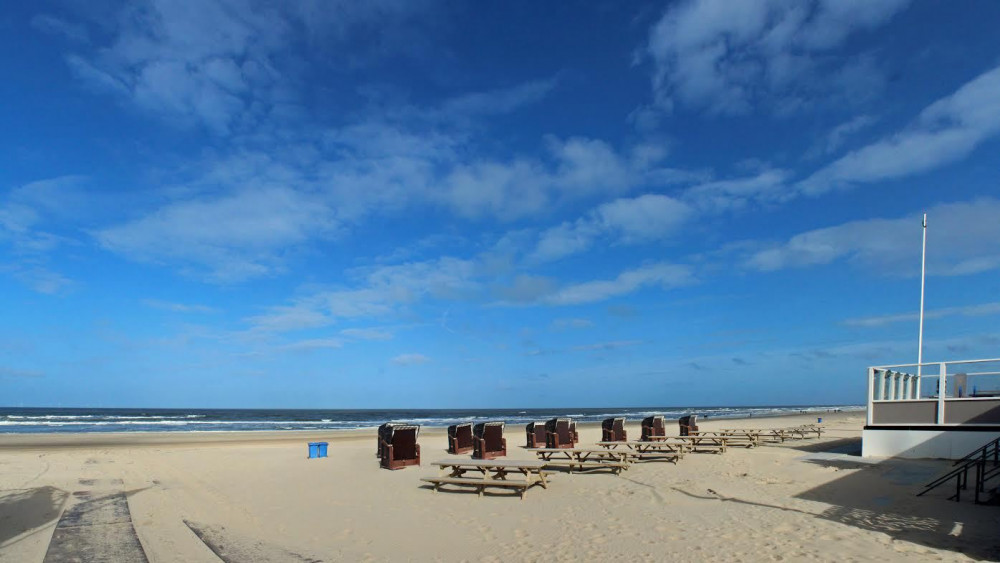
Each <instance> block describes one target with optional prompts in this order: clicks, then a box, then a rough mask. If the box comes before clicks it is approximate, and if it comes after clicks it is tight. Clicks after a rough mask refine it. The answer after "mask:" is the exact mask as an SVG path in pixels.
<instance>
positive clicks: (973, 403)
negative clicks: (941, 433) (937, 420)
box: [944, 399, 1000, 424]
mask: <svg viewBox="0 0 1000 563" xmlns="http://www.w3.org/2000/svg"><path fill="white" fill-rule="evenodd" d="M944 421H945V423H947V424H1000V399H975V400H964V401H948V400H946V401H945V405H944Z"/></svg>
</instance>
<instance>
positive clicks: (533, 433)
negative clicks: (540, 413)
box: [524, 422, 545, 448]
mask: <svg viewBox="0 0 1000 563" xmlns="http://www.w3.org/2000/svg"><path fill="white" fill-rule="evenodd" d="M524 433H525V434H526V435H527V438H528V440H527V445H526V446H525V447H527V448H544V447H545V423H544V422H529V423H528V424H526V425H525V427H524Z"/></svg>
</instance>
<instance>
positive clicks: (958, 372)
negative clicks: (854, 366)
mask: <svg viewBox="0 0 1000 563" xmlns="http://www.w3.org/2000/svg"><path fill="white" fill-rule="evenodd" d="M997 438H1000V359H986V360H962V361H953V362H933V363H924V364H908V365H898V366H876V367H870V368H868V419H867V421H866V424H865V429H864V433H863V443H862V453H861V455H862V456H864V457H901V458H943V459H960V458H962V457H963V456H965V455H966V454H968V453H969V452H972V451H973V450H976V449H977V448H979V447H981V446H983V444H986V443H988V442H990V441H991V440H996V439H997Z"/></svg>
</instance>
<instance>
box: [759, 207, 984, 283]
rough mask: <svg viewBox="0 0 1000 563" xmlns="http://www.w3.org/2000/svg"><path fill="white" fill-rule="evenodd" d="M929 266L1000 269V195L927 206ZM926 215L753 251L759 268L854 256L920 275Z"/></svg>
mask: <svg viewBox="0 0 1000 563" xmlns="http://www.w3.org/2000/svg"><path fill="white" fill-rule="evenodd" d="M927 213H928V230H927V233H928V234H927V271H928V273H929V274H932V275H935V274H936V275H964V274H974V273H979V272H985V271H989V270H993V269H997V268H1000V200H997V199H989V198H984V199H980V200H976V201H971V202H963V203H948V204H941V205H937V206H935V207H932V208H930V209H929V210H928V212H927ZM920 221H921V218H920V216H919V215H910V216H908V217H903V218H900V219H867V220H862V221H851V222H849V223H844V224H842V225H837V226H835V227H828V228H824V229H816V230H813V231H808V232H804V233H801V234H798V235H795V236H793V237H792V238H790V239H789V240H788V241H786V242H783V243H780V244H777V245H774V246H772V247H770V248H765V249H763V250H758V251H756V252H754V253H753V254H751V255H750V256H749V257H748V258H747V259H746V261H745V264H746V265H747V266H748V267H750V268H752V269H756V270H763V271H774V270H781V269H785V268H794V267H804V266H811V265H819V264H829V263H831V262H834V261H836V260H845V259H846V260H849V261H850V262H852V263H855V264H857V265H859V266H863V267H864V268H865V270H866V271H867V272H869V273H871V274H874V275H889V276H894V275H896V276H910V275H915V274H919V271H920V248H921V242H920V241H921V229H920Z"/></svg>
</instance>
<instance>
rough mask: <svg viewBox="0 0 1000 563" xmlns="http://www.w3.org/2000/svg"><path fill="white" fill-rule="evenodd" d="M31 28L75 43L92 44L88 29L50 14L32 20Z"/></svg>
mask: <svg viewBox="0 0 1000 563" xmlns="http://www.w3.org/2000/svg"><path fill="white" fill-rule="evenodd" d="M31 27H33V28H35V29H37V30H38V31H41V32H43V33H48V34H50V35H61V36H62V37H64V38H66V39H68V40H70V41H73V42H78V43H89V42H90V35H89V34H88V33H87V28H86V27H84V26H82V25H79V24H74V23H70V22H67V21H66V20H63V19H60V18H57V17H55V16H52V15H49V14H38V15H36V16H35V17H33V18H31Z"/></svg>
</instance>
